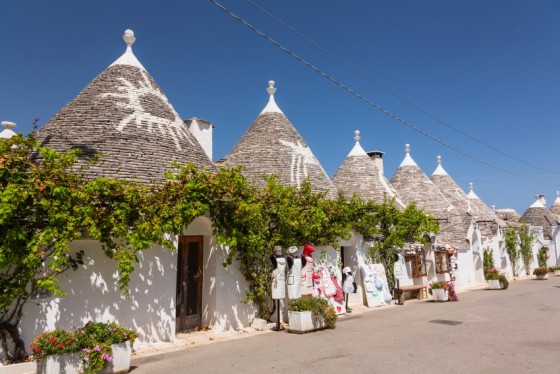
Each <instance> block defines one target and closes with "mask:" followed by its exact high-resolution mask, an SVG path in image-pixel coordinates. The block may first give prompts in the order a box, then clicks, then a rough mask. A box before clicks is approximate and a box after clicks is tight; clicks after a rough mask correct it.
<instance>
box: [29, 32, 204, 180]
mask: <svg viewBox="0 0 560 374" xmlns="http://www.w3.org/2000/svg"><path fill="white" fill-rule="evenodd" d="M123 38H124V39H125V42H126V44H127V49H126V52H125V53H124V54H123V55H122V56H121V57H120V58H119V59H118V60H116V61H115V62H114V63H113V64H112V65H111V66H109V67H108V68H107V69H106V70H105V71H103V72H102V73H101V74H99V75H98V76H97V77H96V78H95V79H94V80H93V81H92V82H91V83H90V84H88V85H87V86H86V87H85V88H84V89H83V90H82V92H80V93H79V94H78V96H77V97H76V98H75V99H73V100H72V101H70V102H69V103H68V104H66V106H64V107H63V108H62V109H61V110H60V111H59V112H58V113H57V114H56V115H55V116H54V117H53V118H52V119H51V120H50V121H49V122H48V123H47V124H46V125H45V127H44V128H43V129H41V130H40V131H39V133H38V139H39V140H41V141H42V143H43V145H44V146H46V147H49V148H54V149H56V150H59V151H64V150H68V149H71V148H79V149H81V150H82V155H81V157H80V161H79V164H80V163H83V162H84V161H85V159H86V158H87V157H91V156H93V155H94V154H96V153H101V154H102V158H101V159H100V160H99V161H98V162H97V163H96V164H94V165H93V166H92V167H91V168H89V169H88V170H87V172H86V174H87V175H88V176H89V177H91V178H93V177H97V176H104V177H108V178H120V179H127V180H136V181H140V182H143V183H151V182H156V183H157V182H160V181H162V180H164V173H165V171H166V170H169V169H172V162H177V163H179V164H180V165H183V164H186V163H193V164H194V165H196V166H197V167H206V168H209V169H213V168H214V166H213V165H212V162H211V161H210V159H208V157H207V156H206V154H205V153H204V151H203V149H202V147H201V146H200V144H199V143H198V141H197V140H196V139H195V137H194V136H193V135H192V134H191V133H190V132H189V131H188V129H187V127H186V126H185V125H184V124H183V121H182V120H181V118H180V117H179V115H178V114H177V112H176V111H175V109H174V108H173V106H172V105H171V103H169V101H168V100H167V97H166V96H165V94H164V93H163V91H162V90H161V88H160V87H159V86H158V84H157V83H156V82H155V81H154V79H153V78H152V77H151V76H150V75H149V74H148V72H147V71H146V70H145V69H144V67H143V66H142V65H141V64H140V62H139V61H138V60H137V59H136V57H135V56H134V54H133V53H132V49H131V45H132V44H133V43H134V41H135V38H134V34H133V33H132V31H131V30H127V31H126V32H125V36H124V37H123Z"/></svg>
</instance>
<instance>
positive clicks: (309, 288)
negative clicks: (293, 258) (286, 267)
mask: <svg viewBox="0 0 560 374" xmlns="http://www.w3.org/2000/svg"><path fill="white" fill-rule="evenodd" d="M313 252H315V248H313V246H311V245H309V244H306V245H304V246H303V257H302V266H303V268H302V269H301V295H302V296H304V295H314V291H313V290H314V287H313V257H311V254H312V253H313Z"/></svg>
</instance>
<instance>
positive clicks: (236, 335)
mask: <svg viewBox="0 0 560 374" xmlns="http://www.w3.org/2000/svg"><path fill="white" fill-rule="evenodd" d="M485 288H488V284H486V283H484V284H478V285H475V286H471V287H469V288H464V289H461V290H458V291H457V293H458V294H459V295H460V294H462V293H464V292H469V291H475V290H480V289H485ZM429 299H430V297H428V300H429ZM425 301H426V299H421V300H418V299H409V300H406V303H405V305H396V304H393V303H391V304H390V305H385V306H380V307H375V308H368V307H366V306H364V305H356V306H353V307H352V313H348V314H343V315H340V316H338V318H339V320H341V321H342V320H344V319H345V318H349V317H352V316H356V315H360V314H364V313H370V312H376V311H380V310H385V309H387V308H395V307H399V308H402V307H405V306H407V305H409V304H415V303H422V302H425ZM274 325H275V324H274V323H269V324H268V325H267V329H266V330H264V331H257V330H255V329H253V328H251V327H246V328H244V329H241V330H239V331H235V330H230V331H225V332H220V331H212V330H205V331H189V332H184V333H178V334H177V336H176V339H175V341H174V342H159V343H152V344H149V343H147V344H143V345H142V346H140V347H138V349H135V350H134V352H133V353H132V363H134V361H135V360H137V359H140V358H142V359H144V358H146V357H152V356H158V355H160V354H163V353H167V352H175V351H179V350H183V349H189V348H193V347H199V346H202V345H207V344H213V343H218V342H224V341H229V340H236V339H243V338H249V337H252V336H257V335H262V334H269V333H275V331H272V330H271V328H272V327H274ZM282 325H283V326H284V328H287V327H288V324H287V323H283V324H282ZM154 359H156V360H157V358H156V357H154Z"/></svg>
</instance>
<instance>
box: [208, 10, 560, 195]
mask: <svg viewBox="0 0 560 374" xmlns="http://www.w3.org/2000/svg"><path fill="white" fill-rule="evenodd" d="M209 1H210V2H211V3H213V4H214V5H216V6H217V7H218V8H220V9H221V10H222V11H224V12H225V13H226V14H228V15H229V16H231V17H233V18H234V19H236V20H237V21H239V22H241V23H242V24H244V25H245V26H247V27H248V28H249V29H251V30H252V31H253V32H255V33H256V34H257V35H259V36H260V37H262V38H264V39H266V40H268V41H269V42H270V43H272V44H273V45H275V46H276V47H278V48H279V49H281V50H282V51H284V52H285V53H287V54H289V55H290V56H292V57H293V58H295V59H296V60H298V61H299V62H301V63H302V64H304V65H305V66H307V67H308V68H310V69H311V70H313V71H315V72H316V73H318V74H320V75H321V76H322V77H324V78H325V79H327V80H329V81H331V82H332V83H334V84H335V85H337V86H339V87H340V88H342V89H343V90H345V91H347V92H348V93H350V94H351V95H353V96H355V97H356V98H358V99H360V100H361V101H363V102H365V103H366V104H368V105H370V106H372V107H373V108H375V109H377V110H378V111H380V112H381V113H383V114H385V115H387V116H389V117H391V118H392V119H393V120H395V121H397V122H399V123H401V124H403V125H405V126H407V127H409V128H410V129H412V130H414V131H416V132H418V133H420V134H422V135H423V136H425V137H427V138H428V139H431V140H432V141H434V142H436V143H438V144H441V145H442V146H444V147H446V148H449V149H451V150H453V151H455V152H457V153H459V154H461V155H463V156H465V157H467V158H470V159H472V160H474V161H477V162H479V163H481V164H484V165H486V166H488V167H491V168H493V169H496V170H499V171H501V172H503V173H506V174H510V175H514V176H517V177H521V178H525V179H529V180H533V181H538V182H545V183H555V184H556V183H557V181H551V180H546V179H537V178H533V177H530V176H527V175H523V174H520V173H516V172H514V171H511V170H507V169H504V168H502V167H500V166H497V165H494V164H492V163H490V162H487V161H484V160H482V159H480V158H478V157H476V156H473V155H471V154H469V153H467V152H465V151H463V150H461V149H459V148H457V147H455V146H453V145H451V144H448V143H447V142H445V141H443V140H441V139H439V138H437V137H435V136H433V135H431V134H430V133H428V132H426V131H424V130H422V129H420V128H419V127H416V126H414V125H413V124H411V123H410V122H408V121H406V120H404V119H402V118H400V117H399V116H397V115H396V114H393V113H392V112H389V111H388V110H386V109H384V108H383V107H381V106H380V105H378V104H376V103H374V102H373V101H371V100H369V99H368V98H366V97H365V96H363V95H361V94H359V93H358V92H356V91H354V90H353V89H351V88H350V87H348V86H346V85H345V84H344V83H341V82H340V81H338V80H337V79H335V78H334V77H332V76H331V75H329V74H327V73H325V72H323V71H322V70H321V69H319V68H318V67H316V66H315V65H313V64H311V63H310V62H308V61H307V60H305V59H304V58H303V57H300V56H299V55H297V54H296V53H294V52H292V51H291V50H290V49H288V48H286V47H284V46H283V45H282V44H280V43H279V42H277V41H276V40H274V39H272V38H271V37H270V36H268V35H266V34H265V33H263V32H262V31H260V30H258V29H257V28H256V27H255V26H253V25H251V24H250V23H249V22H247V21H245V20H244V19H243V18H241V17H239V16H238V15H236V14H234V13H232V12H231V11H230V10H229V9H227V8H226V7H224V6H223V5H222V4H220V3H219V2H218V1H216V0H209Z"/></svg>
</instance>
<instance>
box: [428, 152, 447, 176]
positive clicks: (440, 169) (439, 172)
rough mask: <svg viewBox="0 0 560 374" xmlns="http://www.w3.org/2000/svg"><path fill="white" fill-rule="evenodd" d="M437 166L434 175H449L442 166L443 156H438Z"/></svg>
mask: <svg viewBox="0 0 560 374" xmlns="http://www.w3.org/2000/svg"><path fill="white" fill-rule="evenodd" d="M437 164H438V165H437V167H436V170H434V172H433V173H432V175H447V172H446V171H445V169H444V168H443V166H441V156H437Z"/></svg>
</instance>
